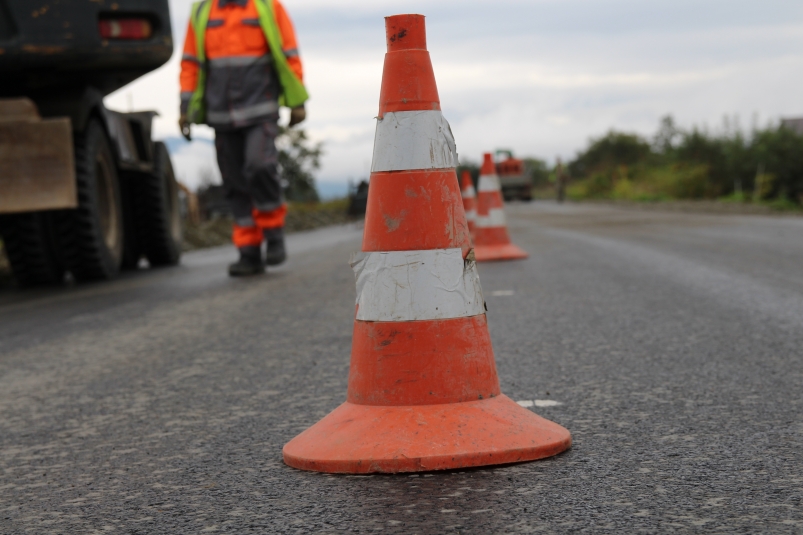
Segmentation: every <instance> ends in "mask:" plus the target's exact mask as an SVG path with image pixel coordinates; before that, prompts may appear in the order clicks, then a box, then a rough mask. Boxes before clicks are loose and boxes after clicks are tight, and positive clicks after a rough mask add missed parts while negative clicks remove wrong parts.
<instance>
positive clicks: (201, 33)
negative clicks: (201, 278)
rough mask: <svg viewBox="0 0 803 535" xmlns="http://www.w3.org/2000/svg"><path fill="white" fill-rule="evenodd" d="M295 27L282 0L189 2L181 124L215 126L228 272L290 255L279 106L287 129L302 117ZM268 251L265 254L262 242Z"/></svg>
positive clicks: (259, 268) (185, 129) (257, 269)
mask: <svg viewBox="0 0 803 535" xmlns="http://www.w3.org/2000/svg"><path fill="white" fill-rule="evenodd" d="M308 98H309V96H308V94H307V91H306V89H305V88H304V84H303V69H302V65H301V58H300V57H299V54H298V44H297V42H296V35H295V30H294V29H293V24H292V22H291V21H290V17H289V16H288V15H287V12H286V11H285V9H284V7H283V6H282V4H281V3H280V2H279V0H204V1H202V2H197V3H195V4H194V5H193V7H192V13H191V15H190V24H189V27H188V28H187V37H186V40H185V42H184V56H183V57H182V61H181V117H180V119H179V126H180V127H181V131H182V133H183V134H184V136H185V137H186V138H187V139H190V125H191V124H208V125H209V126H211V127H212V128H214V129H215V148H216V149H217V161H218V165H219V166H220V174H221V176H222V177H223V185H224V187H225V190H226V198H227V199H228V201H229V202H230V203H231V209H232V212H233V214H234V229H233V232H232V240H233V241H234V245H236V246H237V248H238V249H239V252H240V259H239V260H238V261H237V262H235V263H234V264H231V265H230V266H229V275H231V276H233V277H237V276H243V275H254V274H258V273H263V272H264V271H265V264H267V265H269V266H273V265H277V264H281V263H282V262H284V260H285V259H286V258H287V253H286V251H285V246H284V222H285V215H286V214H287V205H286V203H285V200H284V195H283V193H282V186H281V177H280V176H279V165H278V164H279V162H278V152H277V149H276V143H275V140H276V136H277V135H278V134H279V124H278V123H279V106H287V107H289V108H290V110H291V111H290V123H289V126H294V125H296V124H298V123H300V122H301V121H303V120H304V119H305V118H306V110H305V108H304V103H305V102H306V101H307V99H308ZM263 241H265V242H266V254H265V257H264V259H263V257H262V251H261V247H262V242H263Z"/></svg>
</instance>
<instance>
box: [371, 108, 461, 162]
mask: <svg viewBox="0 0 803 535" xmlns="http://www.w3.org/2000/svg"><path fill="white" fill-rule="evenodd" d="M452 167H457V149H456V147H455V143H454V136H453V135H452V129H451V128H450V127H449V123H448V122H446V119H444V117H443V114H442V113H441V112H440V111H434V110H430V111H397V112H388V113H386V114H385V116H384V117H383V118H381V119H377V122H376V135H375V136H374V161H373V164H372V165H371V172H372V173H376V172H381V171H414V170H417V169H448V168H452Z"/></svg>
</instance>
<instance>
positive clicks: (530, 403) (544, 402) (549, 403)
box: [516, 399, 563, 407]
mask: <svg viewBox="0 0 803 535" xmlns="http://www.w3.org/2000/svg"><path fill="white" fill-rule="evenodd" d="M516 403H518V404H519V405H521V406H522V407H557V406H558V405H563V403H561V402H560V401H555V400H553V399H534V400H533V399H523V400H521V401H517V402H516Z"/></svg>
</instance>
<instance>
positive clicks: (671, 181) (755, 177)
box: [567, 117, 803, 209]
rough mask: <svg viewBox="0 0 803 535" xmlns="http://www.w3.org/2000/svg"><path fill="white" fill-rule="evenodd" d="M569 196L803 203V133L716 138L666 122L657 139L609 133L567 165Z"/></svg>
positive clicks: (734, 132)
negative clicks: (569, 180)
mask: <svg viewBox="0 0 803 535" xmlns="http://www.w3.org/2000/svg"><path fill="white" fill-rule="evenodd" d="M568 168H569V171H570V174H571V176H572V183H571V185H570V186H569V188H568V190H567V194H568V196H569V198H571V199H627V200H662V199H716V198H723V200H728V201H731V202H736V201H738V202H747V201H755V202H759V201H765V202H769V203H771V204H772V205H773V206H775V205H777V206H778V207H779V209H780V208H783V207H788V206H798V205H800V204H801V201H803V136H801V135H799V134H797V133H795V132H794V131H792V130H790V129H788V128H785V127H782V126H770V127H767V128H765V129H757V130H754V131H753V132H751V133H750V134H749V135H747V134H745V133H743V132H741V131H740V130H738V129H726V131H725V132H724V133H721V134H718V135H715V134H711V133H709V132H707V131H706V130H703V129H699V128H694V129H692V130H690V131H684V130H681V129H679V128H677V127H676V126H675V124H674V121H673V120H672V118H671V117H666V118H664V119H663V120H662V121H661V125H660V127H659V130H658V132H657V133H656V135H655V136H654V138H653V140H652V142H650V141H648V140H647V139H646V138H643V137H641V136H639V135H637V134H627V133H622V132H615V131H611V132H609V133H608V134H606V135H605V136H602V137H600V138H597V139H592V140H591V141H590V142H589V145H588V147H587V148H586V149H585V150H583V151H581V152H580V153H578V154H577V156H576V157H575V158H574V160H572V161H571V162H569V165H568Z"/></svg>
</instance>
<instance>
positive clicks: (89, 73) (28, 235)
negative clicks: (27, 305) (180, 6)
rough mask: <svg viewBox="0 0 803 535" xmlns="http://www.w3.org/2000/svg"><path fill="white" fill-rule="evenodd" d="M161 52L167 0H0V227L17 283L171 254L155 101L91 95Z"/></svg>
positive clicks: (111, 271) (166, 261)
mask: <svg viewBox="0 0 803 535" xmlns="http://www.w3.org/2000/svg"><path fill="white" fill-rule="evenodd" d="M172 53H173V39H172V34H171V27H170V12H169V8H168V0H114V2H108V1H102V0H101V1H98V0H59V1H47V2H44V1H43V2H32V1H31V0H0V235H1V236H2V239H3V242H4V247H5V250H6V253H7V256H8V257H9V261H10V263H11V267H12V269H13V271H14V275H15V278H16V279H17V280H18V281H19V282H20V283H21V284H24V285H31V284H43V283H56V282H60V281H63V280H64V275H65V273H66V272H70V273H71V274H72V276H73V277H74V278H75V279H76V280H79V281H87V280H99V279H100V280H102V279H110V278H113V277H114V276H116V275H117V273H118V272H119V270H120V269H121V267H133V266H136V264H137V263H138V262H139V260H140V258H141V257H143V256H144V257H146V258H147V259H148V261H149V263H150V264H151V265H152V266H160V265H170V264H176V263H177V262H178V261H179V256H180V253H181V235H182V228H181V216H180V210H179V202H178V185H177V183H176V180H175V177H174V175H173V168H172V165H171V162H170V157H169V155H168V152H167V148H166V147H165V145H164V144H163V143H154V142H153V141H152V140H151V124H152V121H153V117H154V116H155V115H156V113H155V112H147V111H146V112H138V113H120V112H115V111H111V110H108V109H106V107H105V106H104V105H103V97H105V96H106V95H108V94H109V93H111V92H113V91H115V90H117V89H120V88H121V87H123V86H125V85H126V84H128V83H129V82H131V81H133V80H135V79H137V78H139V77H140V76H142V75H144V74H146V73H148V72H150V71H153V70H154V69H156V68H158V67H160V66H161V65H163V64H164V63H166V62H167V60H168V59H170V56H171V55H172Z"/></svg>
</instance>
